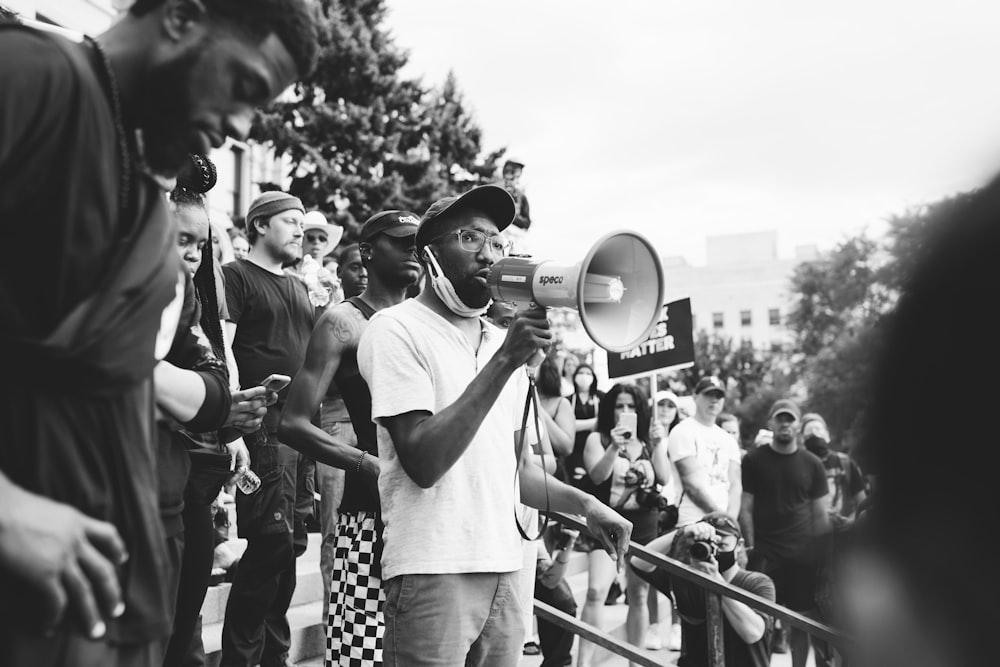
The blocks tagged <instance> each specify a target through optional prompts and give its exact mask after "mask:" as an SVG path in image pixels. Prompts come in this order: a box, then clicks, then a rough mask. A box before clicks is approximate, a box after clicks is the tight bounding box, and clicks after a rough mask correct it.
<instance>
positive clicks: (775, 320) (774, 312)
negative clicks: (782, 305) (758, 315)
mask: <svg viewBox="0 0 1000 667" xmlns="http://www.w3.org/2000/svg"><path fill="white" fill-rule="evenodd" d="M767 321H768V322H769V323H770V324H771V326H772V327H776V326H778V325H779V324H781V313H780V312H778V309H777V308H771V309H770V310H768V311H767Z"/></svg>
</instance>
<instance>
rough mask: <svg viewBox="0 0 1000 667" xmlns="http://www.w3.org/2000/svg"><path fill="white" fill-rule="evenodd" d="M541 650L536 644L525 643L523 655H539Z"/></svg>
mask: <svg viewBox="0 0 1000 667" xmlns="http://www.w3.org/2000/svg"><path fill="white" fill-rule="evenodd" d="M541 653H542V649H541V648H540V647H539V646H538V644H537V643H536V642H527V643H526V644H525V645H524V655H541Z"/></svg>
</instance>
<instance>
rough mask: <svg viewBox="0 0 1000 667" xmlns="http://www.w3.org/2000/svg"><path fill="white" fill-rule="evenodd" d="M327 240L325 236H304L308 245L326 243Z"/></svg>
mask: <svg viewBox="0 0 1000 667" xmlns="http://www.w3.org/2000/svg"><path fill="white" fill-rule="evenodd" d="M327 240H328V239H327V236H326V234H306V241H309V243H326V242H327Z"/></svg>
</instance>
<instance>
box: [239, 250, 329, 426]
mask: <svg viewBox="0 0 1000 667" xmlns="http://www.w3.org/2000/svg"><path fill="white" fill-rule="evenodd" d="M222 272H223V275H224V276H225V279H226V305H227V306H228V307H229V321H230V322H234V323H236V336H235V338H234V339H233V357H235V359H236V365H237V367H238V368H239V371H240V385H241V386H243V387H244V388H246V387H254V386H256V385H259V384H260V383H261V381H262V380H263V379H264V378H266V377H267V376H268V375H270V374H271V373H281V374H282V375H288V376H289V377H295V374H296V373H298V371H299V368H300V367H301V366H302V361H303V359H305V354H306V345H308V343H309V336H310V335H311V334H312V329H313V323H314V322H313V318H314V316H315V312H316V311H315V309H314V308H313V305H312V303H310V302H309V293H308V291H307V289H306V286H305V284H304V283H303V282H302V281H301V280H299V279H298V278H296V277H294V276H290V275H287V274H284V273H283V274H281V275H278V274H276V273H271V272H270V271H267V270H265V269H262V268H260V267H259V266H257V265H256V264H254V263H253V262H250V261H248V260H245V259H238V260H236V261H235V262H229V263H228V264H226V265H225V266H223V267H222ZM287 391H288V389H287V388H285V389H282V390H281V391H280V392H279V393H278V402H277V403H276V404H275V405H273V406H271V407H270V408H269V409H268V412H267V416H266V417H265V418H264V426H265V427H266V428H267V430H268V432H271V433H274V432H276V431H277V429H278V418H279V416H280V414H281V406H282V405H284V398H285V396H286V393H287Z"/></svg>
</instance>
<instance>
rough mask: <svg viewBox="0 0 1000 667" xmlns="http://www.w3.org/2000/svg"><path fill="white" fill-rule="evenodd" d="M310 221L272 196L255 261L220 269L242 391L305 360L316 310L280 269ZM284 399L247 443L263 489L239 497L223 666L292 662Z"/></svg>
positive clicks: (292, 496) (255, 226)
mask: <svg viewBox="0 0 1000 667" xmlns="http://www.w3.org/2000/svg"><path fill="white" fill-rule="evenodd" d="M304 217H305V210H304V208H303V206H302V202H301V201H299V199H298V197H294V196H292V195H290V194H288V193H286V192H279V191H273V192H265V193H264V194H262V195H261V196H259V197H257V199H255V200H254V201H253V203H252V204H250V208H249V210H248V211H247V215H246V220H247V239H248V240H249V241H250V254H249V255H248V256H247V258H246V259H238V260H235V261H233V262H230V263H228V264H226V265H225V266H223V267H222V270H223V273H224V274H225V283H226V303H227V305H228V307H229V320H228V321H227V322H226V328H227V329H228V331H229V333H230V334H231V337H230V339H231V340H232V341H233V342H232V350H233V356H234V357H235V359H236V365H237V367H238V369H239V376H240V384H241V386H242V387H243V388H247V387H253V386H256V385H260V384H262V383H263V381H264V380H265V378H267V377H268V376H270V375H272V374H280V375H285V376H288V377H289V378H292V377H294V376H295V374H296V373H297V372H298V369H299V367H300V366H301V365H302V360H303V359H304V357H305V351H306V345H307V344H308V342H309V334H310V333H311V332H312V328H313V322H314V318H315V312H316V311H315V309H314V308H313V305H312V303H311V302H310V301H309V294H308V290H307V288H306V286H305V283H303V282H302V281H301V280H299V279H298V278H296V277H294V276H290V275H288V274H287V273H285V271H284V270H283V268H282V267H283V266H284V265H285V264H286V263H288V262H291V261H293V260H295V259H297V258H298V257H299V255H300V253H301V252H302V245H301V244H302V235H303V234H302V225H303V218H304ZM286 394H287V389H283V390H281V391H279V392H278V401H277V403H275V404H274V405H272V406H270V407H269V408H268V411H267V414H266V415H265V416H264V421H263V424H262V425H261V427H260V429H258V430H257V431H255V432H253V433H250V434H247V435H246V436H244V441H245V442H246V444H247V448H248V449H249V451H250V462H251V469H252V470H253V471H254V472H255V473H257V476H258V477H260V479H261V487H260V489H259V490H258V491H257V492H256V493H254V494H253V495H245V494H242V493H239V494H237V496H236V520H237V527H238V530H239V535H240V537H244V538H246V540H247V548H246V551H245V552H244V553H243V556H242V558H241V559H240V566H239V568H238V569H237V572H236V576H235V578H234V580H233V584H232V588H231V589H230V594H229V600H228V602H227V605H226V616H225V621H224V623H223V629H222V660H221V664H222V665H225V666H228V665H246V664H257V663H261V664H265V665H274V664H284V663H285V660H286V659H287V657H288V650H289V646H290V642H291V634H290V630H289V626H288V623H287V621H286V620H285V619H284V616H285V613H286V612H287V610H288V605H289V603H290V602H291V597H292V591H293V590H294V588H295V556H296V555H297V554H296V551H295V549H296V547H295V543H294V541H293V535H294V531H295V505H296V492H297V487H298V483H297V477H298V452H296V451H295V450H294V449H292V448H291V447H288V446H287V445H285V444H284V443H282V442H281V441H280V440H279V439H278V434H277V431H278V422H279V420H280V417H281V409H282V406H283V405H284V399H285V396H286ZM265 637H267V640H266V641H265V639H264V638H265Z"/></svg>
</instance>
